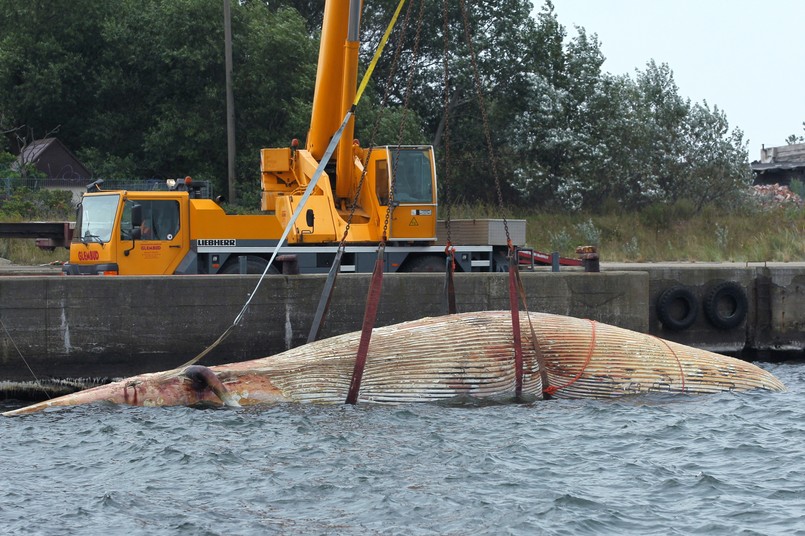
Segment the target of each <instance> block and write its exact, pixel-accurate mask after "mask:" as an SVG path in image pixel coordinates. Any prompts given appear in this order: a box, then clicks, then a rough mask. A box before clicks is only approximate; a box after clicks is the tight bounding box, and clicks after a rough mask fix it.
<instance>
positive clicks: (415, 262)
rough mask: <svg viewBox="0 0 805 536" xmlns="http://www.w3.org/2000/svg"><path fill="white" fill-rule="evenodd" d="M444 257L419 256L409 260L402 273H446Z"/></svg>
mask: <svg viewBox="0 0 805 536" xmlns="http://www.w3.org/2000/svg"><path fill="white" fill-rule="evenodd" d="M444 267H445V256H444V255H418V256H416V257H413V258H409V259H407V260H406V261H405V262H404V263H403V265H402V266H401V267H400V269H399V270H398V271H400V272H444Z"/></svg>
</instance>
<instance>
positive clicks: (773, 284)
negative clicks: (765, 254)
mask: <svg viewBox="0 0 805 536" xmlns="http://www.w3.org/2000/svg"><path fill="white" fill-rule="evenodd" d="M602 269H603V270H619V271H623V270H627V271H630V270H639V271H641V272H645V273H647V274H648V275H649V290H648V294H649V300H648V302H649V309H648V332H649V333H651V334H653V335H656V336H658V337H662V338H664V339H669V340H673V341H677V342H680V343H682V344H687V345H690V346H695V347H697V348H704V349H707V350H710V351H713V352H720V353H728V354H733V355H737V356H739V357H742V358H745V359H749V360H755V359H760V360H776V359H788V358H794V359H805V263H656V264H628V263H623V264H621V263H618V264H607V265H604V266H602ZM726 281H731V282H734V283H736V284H737V285H738V286H739V287H740V288H741V289H742V290H743V292H744V294H745V295H746V298H747V303H748V308H747V313H746V318H745V319H744V321H742V322H741V323H740V324H738V325H737V326H735V327H734V328H730V329H722V328H719V327H717V326H715V325H713V323H712V322H711V321H710V320H709V318H708V316H707V315H706V314H705V310H704V309H705V302H706V297H707V294H708V292H709V291H710V289H712V288H713V287H714V286H716V285H718V284H720V283H723V282H726ZM674 286H682V287H684V288H686V289H688V290H690V292H691V293H692V294H693V295H694V296H695V298H696V305H697V307H698V310H697V313H698V314H697V316H696V320H695V321H694V322H693V324H692V325H691V326H690V327H688V328H686V329H684V330H674V329H669V328H668V327H667V326H664V325H663V324H662V322H661V321H660V319H659V315H658V310H657V307H658V299H659V297H660V295H661V294H662V292H663V291H665V290H666V289H668V288H670V287H674Z"/></svg>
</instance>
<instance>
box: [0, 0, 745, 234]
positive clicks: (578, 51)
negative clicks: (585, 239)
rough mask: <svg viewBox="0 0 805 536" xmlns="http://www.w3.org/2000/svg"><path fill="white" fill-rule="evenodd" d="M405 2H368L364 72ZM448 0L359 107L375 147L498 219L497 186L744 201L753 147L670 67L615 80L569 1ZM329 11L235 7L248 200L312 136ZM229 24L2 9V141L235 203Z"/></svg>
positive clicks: (553, 197) (47, 8)
mask: <svg viewBox="0 0 805 536" xmlns="http://www.w3.org/2000/svg"><path fill="white" fill-rule="evenodd" d="M396 4H397V2H396V0H378V1H376V2H371V3H366V5H365V7H364V14H363V28H364V29H363V34H362V36H363V37H362V39H363V41H364V44H363V45H362V48H361V54H362V62H361V63H362V65H366V64H367V63H368V59H369V57H370V56H371V54H372V53H373V52H374V49H375V47H376V46H377V43H378V41H379V38H380V35H381V34H382V32H383V31H384V29H385V26H386V24H387V23H388V21H389V19H390V16H391V12H392V10H393V9H394V8H395V7H396ZM448 4H449V5H448V8H447V11H446V12H445V13H444V16H445V17H446V24H445V22H444V19H443V11H442V9H443V8H442V6H443V3H442V2H440V1H437V0H423V2H421V3H419V2H409V3H408V4H407V5H408V9H410V15H408V19H407V20H408V25H407V31H405V32H403V26H404V21H405V20H406V19H405V15H404V16H403V21H401V22H400V23H398V25H397V28H396V29H395V31H394V32H393V33H392V37H391V40H390V42H389V45H388V47H387V52H386V53H385V54H384V56H382V57H381V60H380V62H379V64H378V66H377V70H376V72H375V74H374V76H373V78H372V81H371V82H370V85H369V88H368V89H367V91H366V93H365V96H364V99H363V100H362V101H361V103H360V106H359V108H358V111H357V117H358V121H357V124H356V135H357V136H358V137H359V138H361V139H362V141H364V144H366V143H368V142H369V141H371V142H373V143H377V144H388V143H398V142H402V143H427V142H430V143H433V144H434V145H435V146H436V148H437V154H438V156H439V158H440V162H441V163H440V167H439V178H440V183H441V187H442V188H443V189H444V188H445V185H446V184H447V183H449V184H450V186H451V190H452V192H453V196H454V197H455V198H456V199H459V200H463V201H465V202H469V203H476V202H484V203H497V191H496V188H495V187H494V183H495V178H496V177H497V178H498V179H499V181H500V186H501V194H502V197H503V201H504V203H505V204H507V205H509V206H512V205H520V206H539V207H543V208H547V209H552V210H559V209H561V210H570V211H585V212H590V213H595V212H600V211H602V210H604V208H605V207H604V203H607V204H609V205H608V206H612V205H617V206H618V207H620V208H621V209H627V210H640V209H644V208H647V207H652V206H656V205H657V204H667V205H675V204H677V203H680V202H685V203H688V202H691V201H690V200H692V203H693V207H692V209H693V213H694V214H699V213H702V212H703V211H704V210H705V208H706V207H708V206H718V207H725V208H726V207H734V206H736V205H740V204H741V203H743V202H744V200H743V199H742V192H743V191H744V186H745V185H746V184H748V183H749V180H750V176H749V167H748V158H747V152H746V143H745V142H744V140H743V133H742V132H741V131H740V130H739V129H730V126H729V123H728V121H727V117H726V114H725V113H724V112H723V110H720V109H719V108H718V107H716V106H710V105H709V104H708V103H707V102H703V103H691V102H690V101H689V100H688V99H685V98H683V97H682V96H681V95H680V94H679V90H678V88H677V86H676V83H675V82H674V77H673V71H672V70H671V68H670V66H668V65H665V64H657V63H655V62H654V61H650V62H649V63H648V64H647V65H646V66H645V68H644V69H641V70H637V71H635V73H633V75H618V76H615V75H612V74H609V73H605V72H602V69H601V67H602V65H603V62H604V57H603V54H602V52H601V44H600V43H599V41H598V37H597V36H596V35H595V34H591V33H588V32H587V31H586V30H585V29H584V28H576V29H575V30H576V31H575V35H573V36H572V37H571V36H570V35H569V33H568V31H567V29H566V28H565V27H564V26H563V25H562V24H561V23H560V17H559V15H558V14H557V12H556V10H555V8H554V5H553V3H552V2H551V1H550V0H545V1H544V3H543V4H542V6H541V8H540V9H539V11H538V12H537V13H536V16H532V15H531V11H532V7H531V4H530V2H528V1H527V0H480V1H477V2H472V3H471V5H470V3H464V2H449V3H448ZM462 4H464V5H466V19H465V14H464V13H462V10H461V5H462ZM420 5H421V6H423V7H422V9H423V11H422V12H421V13H422V15H421V16H420V11H419V9H420ZM321 6H322V3H321V2H320V1H314V0H243V1H240V2H232V3H231V7H232V30H233V31H232V33H233V54H234V57H233V61H234V68H233V75H234V81H233V82H234V94H235V110H236V130H237V154H238V156H237V166H236V175H237V176H238V177H239V180H240V184H239V185H238V188H239V190H241V191H243V193H244V194H245V199H244V200H243V201H242V203H245V202H246V200H248V202H250V203H251V202H253V200H254V198H255V195H252V193H251V191H252V190H254V188H256V181H257V179H258V177H257V170H258V166H259V149H260V148H261V147H271V146H285V145H287V144H288V143H289V141H290V140H291V139H292V138H300V139H301V138H304V137H305V134H306V132H307V128H308V122H309V116H310V104H311V100H312V94H313V87H314V81H315V80H314V79H315V69H316V65H315V62H316V48H317V41H318V34H319V27H320V24H321V20H322V9H321ZM465 20H466V29H467V31H466V32H465ZM222 23H223V13H222V9H221V3H220V0H148V1H146V2H143V1H142V0H119V1H117V2H97V1H94V0H75V1H73V2H69V3H54V2H53V1H52V0H36V1H31V2H14V1H12V0H0V123H2V124H0V129H2V130H4V131H6V132H17V131H18V130H19V129H22V128H25V129H29V130H28V131H30V132H55V133H57V135H58V136H59V138H60V139H61V140H62V141H63V142H64V143H65V144H66V145H67V146H68V147H70V148H71V149H72V150H73V151H74V152H75V153H77V155H78V156H79V157H80V158H81V159H82V160H83V161H84V162H85V164H87V165H88V167H89V168H90V169H91V171H92V172H93V174H94V176H95V177H96V178H116V177H133V176H138V177H141V178H147V177H174V176H184V175H191V176H193V177H194V178H196V179H199V180H211V181H214V182H215V189H216V191H225V190H226V187H225V185H224V177H225V176H226V167H227V166H226V150H225V147H226V129H225V124H226V121H225V114H226V110H225V108H226V107H225V98H224V92H225V87H224V75H225V70H224V54H223V48H224V38H223V24H222ZM420 25H421V26H420ZM445 28H446V29H447V30H446V33H445ZM417 29H419V31H417ZM417 35H419V40H418V41H417V38H416V36H417ZM468 37H469V39H468ZM445 42H446V43H447V50H446V51H445ZM398 45H399V47H400V56H399V66H398V69H397V70H396V71H394V70H393V69H392V58H393V52H394V50H395V49H396V47H397V46H398ZM445 58H446V59H447V65H448V67H449V69H448V76H447V82H446V83H445V79H446V77H445ZM473 60H475V61H473ZM445 86H446V87H447V90H446V91H445V89H444V88H445ZM384 103H385V106H383V104H384ZM406 105H407V106H406ZM404 108H407V109H404ZM401 125H402V126H401ZM485 125H486V126H488V130H486V128H485ZM487 133H488V139H487ZM490 146H491V149H490ZM3 149H4V150H8V151H10V150H12V149H13V147H11V144H10V143H7V144H6V146H5V147H3V148H0V150H3ZM443 193H444V192H443ZM639 243H640V245H641V248H643V249H644V248H645V242H644V241H640V242H639Z"/></svg>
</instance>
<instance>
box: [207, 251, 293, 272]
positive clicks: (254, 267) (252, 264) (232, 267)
mask: <svg viewBox="0 0 805 536" xmlns="http://www.w3.org/2000/svg"><path fill="white" fill-rule="evenodd" d="M267 264H268V261H267V260H266V259H264V258H262V257H257V256H255V255H248V256H247V257H246V273H247V274H262V273H263V272H264V271H265V269H266V265H267ZM218 273H219V274H227V275H230V274H239V273H240V258H239V256H238V255H233V256H232V257H231V258H230V259H229V260H228V261H227V263H226V264H225V265H224V267H223V268H221V271H220V272H218ZM268 273H269V274H271V275H274V274H279V273H280V271H279V269H278V268H277V267H276V265H274V264H272V265H271V268H269V270H268Z"/></svg>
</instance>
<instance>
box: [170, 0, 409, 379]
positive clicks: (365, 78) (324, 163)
mask: <svg viewBox="0 0 805 536" xmlns="http://www.w3.org/2000/svg"><path fill="white" fill-rule="evenodd" d="M404 2H405V0H400V3H399V5H398V6H397V10H396V11H395V12H394V17H393V18H392V21H391V23H390V24H389V27H388V28H387V29H386V32H385V34H383V38H382V39H381V41H380V44H379V45H378V48H377V50H376V51H375V55H374V57H373V58H372V61H371V63H370V64H369V67H368V68H367V70H366V73H364V75H363V79H362V81H361V84H360V87H359V89H358V92H357V93H356V95H355V99H354V100H353V102H352V107H351V108H350V109H349V110H348V111H347V113H346V115H345V116H344V120H343V121H342V122H341V125H340V126H339V127H338V130H336V132H335V134H333V137H332V138H331V139H330V143H329V145H328V146H327V150H326V151H325V152H324V155H323V156H322V159H321V162H319V165H318V167H316V171H315V172H314V173H313V176H312V177H311V179H310V182H309V183H308V185H307V188H306V189H305V193H304V194H303V195H302V197H301V198H300V200H299V203H298V205H297V207H296V209H295V210H294V212H293V214H292V215H291V218H290V220H288V224H287V225H286V226H285V230H284V231H283V233H282V236H281V237H280V239H279V241H278V242H277V245H276V246H275V247H274V251H273V252H272V254H271V258H270V259H269V260H268V264H267V265H266V267H265V269H264V270H263V273H262V274H261V275H260V279H259V280H258V281H257V284H256V285H255V286H254V289H253V290H252V292H251V293H250V294H249V297H248V299H247V300H246V303H244V304H243V307H242V308H241V310H240V312H239V313H238V314H237V315H236V316H235V319H234V321H233V322H232V324H230V325H229V327H227V328H226V330H224V332H223V333H221V335H220V336H219V337H218V338H217V339H216V340H215V342H213V343H212V344H211V345H209V346H208V347H207V348H205V349H204V350H202V351H201V353H199V354H198V355H197V356H196V357H194V358H193V359H191V360H190V361H188V362H187V363H185V364H183V365H181V366H179V367H177V369H176V370H178V369H184V368H186V367H189V366H191V365H194V364H195V363H198V362H199V361H200V360H201V359H202V358H203V357H204V356H206V355H207V354H208V353H210V352H211V351H212V350H213V349H214V348H216V347H217V346H218V345H219V344H221V343H222V342H223V341H224V339H226V338H227V337H228V336H229V335H230V334H231V333H232V331H233V330H234V329H235V328H236V327H237V326H238V325H240V323H241V322H242V320H243V317H244V316H245V314H246V311H247V310H248V308H249V305H250V304H251V301H252V299H253V298H254V296H255V295H256V294H257V290H258V289H259V288H260V285H261V284H262V282H263V279H265V277H266V274H268V271H269V269H270V268H271V264H272V263H273V262H274V259H276V257H277V254H278V253H279V250H280V248H281V247H282V245H283V244H284V243H285V240H286V239H287V238H288V234H289V233H290V231H291V229H292V228H293V224H294V223H295V222H296V220H297V218H298V217H299V215H300V214H301V213H302V209H303V208H304V206H305V203H306V202H307V200H308V198H309V197H310V195H311V194H312V193H313V190H314V188H315V187H316V184H317V183H318V182H319V179H320V178H321V175H322V173H324V168H325V167H326V166H327V164H328V163H329V161H330V158H331V157H332V155H333V152H335V148H336V146H337V145H338V142H339V141H340V139H341V136H342V135H343V133H344V129H345V128H346V126H347V123H348V122H349V120H350V119H351V118H352V116H353V115H354V114H355V108H356V107H357V105H358V101H359V100H360V98H361V96H362V95H363V91H364V89H366V85H367V84H368V82H369V78H370V77H371V75H372V72H374V69H375V66H376V65H377V60H378V58H379V57H380V53H381V52H382V51H383V48H384V47H385V45H386V42H387V41H388V38H389V35H390V33H391V28H392V26H393V24H394V22H396V20H397V16H398V15H399V13H400V10H401V9H402V6H403V3H404Z"/></svg>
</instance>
